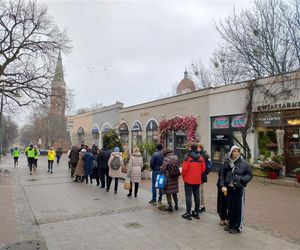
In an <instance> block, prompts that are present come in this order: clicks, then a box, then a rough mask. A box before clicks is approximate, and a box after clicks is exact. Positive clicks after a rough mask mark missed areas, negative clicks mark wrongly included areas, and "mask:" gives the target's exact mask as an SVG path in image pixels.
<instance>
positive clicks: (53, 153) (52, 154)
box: [48, 149, 56, 161]
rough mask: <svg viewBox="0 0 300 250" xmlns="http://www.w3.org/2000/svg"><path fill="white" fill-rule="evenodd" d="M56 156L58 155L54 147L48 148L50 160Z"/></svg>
mask: <svg viewBox="0 0 300 250" xmlns="http://www.w3.org/2000/svg"><path fill="white" fill-rule="evenodd" d="M55 156H56V154H55V151H54V150H53V149H50V150H48V161H54V160H55Z"/></svg>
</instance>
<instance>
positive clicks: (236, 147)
mask: <svg viewBox="0 0 300 250" xmlns="http://www.w3.org/2000/svg"><path fill="white" fill-rule="evenodd" d="M235 149H238V150H239V151H240V152H241V149H240V148H239V147H238V146H236V145H233V146H232V147H231V149H230V151H229V157H231V154H232V152H233V150H235Z"/></svg>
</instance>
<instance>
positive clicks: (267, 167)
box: [260, 161, 283, 172]
mask: <svg viewBox="0 0 300 250" xmlns="http://www.w3.org/2000/svg"><path fill="white" fill-rule="evenodd" d="M260 167H261V169H262V170H263V171H274V172H279V171H280V170H281V169H282V168H283V166H282V165H281V164H280V163H277V162H275V161H265V162H263V163H261V164H260Z"/></svg>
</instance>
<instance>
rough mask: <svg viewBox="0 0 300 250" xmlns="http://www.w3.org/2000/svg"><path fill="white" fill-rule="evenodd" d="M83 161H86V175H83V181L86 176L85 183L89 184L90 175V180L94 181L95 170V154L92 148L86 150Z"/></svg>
mask: <svg viewBox="0 0 300 250" xmlns="http://www.w3.org/2000/svg"><path fill="white" fill-rule="evenodd" d="M83 162H84V177H82V179H81V181H83V180H84V178H85V183H86V184H88V177H90V181H91V183H93V179H92V172H93V165H94V156H93V154H92V150H91V149H90V148H88V149H87V150H86V153H85V154H84V156H83Z"/></svg>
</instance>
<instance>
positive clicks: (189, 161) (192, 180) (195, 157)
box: [182, 151, 206, 185]
mask: <svg viewBox="0 0 300 250" xmlns="http://www.w3.org/2000/svg"><path fill="white" fill-rule="evenodd" d="M205 168H206V167H205V161H204V158H203V157H202V156H201V154H200V153H198V152H194V151H191V152H189V153H188V154H186V156H185V157H184V160H183V162H182V178H183V181H184V182H185V183H187V184H191V185H200V184H201V183H202V178H201V175H202V174H203V173H204V172H205Z"/></svg>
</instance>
